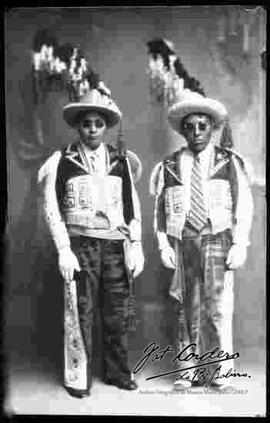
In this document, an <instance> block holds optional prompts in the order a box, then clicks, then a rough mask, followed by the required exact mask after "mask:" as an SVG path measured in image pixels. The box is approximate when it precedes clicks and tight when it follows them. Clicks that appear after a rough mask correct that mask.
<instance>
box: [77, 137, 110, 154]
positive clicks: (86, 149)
mask: <svg viewBox="0 0 270 423" xmlns="http://www.w3.org/2000/svg"><path fill="white" fill-rule="evenodd" d="M80 144H81V147H82V148H83V151H84V153H85V154H86V156H96V157H101V156H102V155H103V153H104V152H105V146H104V143H103V142H101V143H100V145H99V146H98V147H97V148H96V149H95V150H91V148H89V147H87V146H86V145H84V144H83V143H82V142H81V141H80Z"/></svg>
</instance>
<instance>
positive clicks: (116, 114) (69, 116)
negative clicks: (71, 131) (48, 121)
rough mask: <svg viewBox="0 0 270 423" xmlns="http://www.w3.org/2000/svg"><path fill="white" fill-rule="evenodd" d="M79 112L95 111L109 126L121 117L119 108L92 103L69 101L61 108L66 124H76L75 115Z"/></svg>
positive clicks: (113, 124)
mask: <svg viewBox="0 0 270 423" xmlns="http://www.w3.org/2000/svg"><path fill="white" fill-rule="evenodd" d="M81 112H97V113H100V114H101V115H103V116H105V119H106V122H107V125H108V127H109V128H112V127H113V126H115V125H116V124H117V123H118V122H119V120H120V119H121V118H122V113H121V112H120V110H111V109H108V108H107V107H102V106H95V105H93V104H87V103H86V104H81V103H70V104H67V105H66V106H65V107H64V109H63V116H64V119H65V121H66V122H67V123H68V125H70V126H72V127H73V128H75V127H76V126H77V116H78V114H79V113H81Z"/></svg>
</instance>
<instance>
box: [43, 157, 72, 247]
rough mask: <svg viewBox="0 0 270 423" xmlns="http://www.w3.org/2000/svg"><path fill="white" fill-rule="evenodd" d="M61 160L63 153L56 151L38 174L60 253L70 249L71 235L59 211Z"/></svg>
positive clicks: (47, 217) (53, 235)
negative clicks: (58, 171)
mask: <svg viewBox="0 0 270 423" xmlns="http://www.w3.org/2000/svg"><path fill="white" fill-rule="evenodd" d="M60 158H61V152H60V151H56V152H55V153H54V154H53V155H52V156H51V157H49V159H48V160H47V161H46V162H45V163H44V164H43V166H42V167H41V168H40V170H39V172H38V182H39V183H42V184H43V185H42V190H43V211H44V217H45V219H46V223H47V225H48V228H49V231H50V234H51V236H52V239H53V241H54V244H55V246H56V249H57V251H58V252H59V251H60V250H62V249H63V248H66V247H70V239H69V235H68V232H67V228H66V225H65V223H64V221H63V219H62V216H61V213H60V210H59V205H58V201H57V196H56V188H55V184H56V176H57V168H58V164H59V161H60Z"/></svg>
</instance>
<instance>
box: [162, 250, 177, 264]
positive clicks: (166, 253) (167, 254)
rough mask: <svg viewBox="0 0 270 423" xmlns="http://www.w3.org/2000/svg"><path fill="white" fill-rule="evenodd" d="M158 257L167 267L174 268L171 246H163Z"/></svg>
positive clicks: (173, 254) (173, 255) (173, 253)
mask: <svg viewBox="0 0 270 423" xmlns="http://www.w3.org/2000/svg"><path fill="white" fill-rule="evenodd" d="M160 259H161V262H162V264H163V266H165V267H167V269H175V252H174V249H173V248H172V247H165V248H163V249H162V250H161V252H160Z"/></svg>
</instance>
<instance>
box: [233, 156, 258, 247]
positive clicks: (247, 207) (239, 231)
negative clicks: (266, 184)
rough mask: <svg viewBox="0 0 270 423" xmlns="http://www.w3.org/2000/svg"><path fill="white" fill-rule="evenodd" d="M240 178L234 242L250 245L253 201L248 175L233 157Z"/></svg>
mask: <svg viewBox="0 0 270 423" xmlns="http://www.w3.org/2000/svg"><path fill="white" fill-rule="evenodd" d="M233 161H234V165H235V169H236V174H237V179H238V201H237V204H236V210H235V215H234V218H235V224H234V227H233V231H232V235H233V243H234V244H238V245H243V246H248V245H249V244H250V242H249V234H250V229H251V223H252V215H253V201H252V196H251V190H250V186H249V182H248V178H247V175H246V174H245V172H244V170H243V169H242V167H241V166H240V164H239V161H238V160H237V159H235V158H234V159H233Z"/></svg>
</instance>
